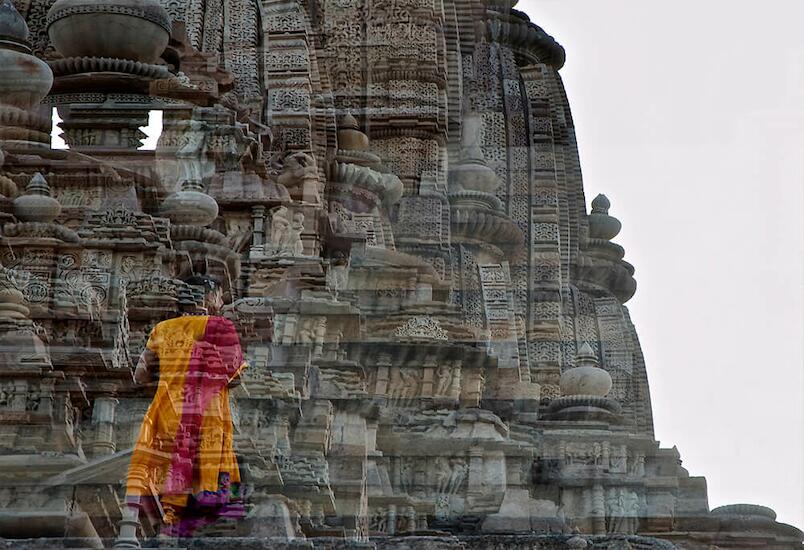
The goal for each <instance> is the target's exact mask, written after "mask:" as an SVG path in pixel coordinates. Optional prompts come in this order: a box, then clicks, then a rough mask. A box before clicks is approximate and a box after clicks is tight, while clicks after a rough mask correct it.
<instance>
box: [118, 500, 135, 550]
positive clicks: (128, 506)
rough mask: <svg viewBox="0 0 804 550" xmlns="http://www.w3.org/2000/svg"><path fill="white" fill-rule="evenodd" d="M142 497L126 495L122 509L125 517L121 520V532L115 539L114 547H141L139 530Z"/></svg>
mask: <svg viewBox="0 0 804 550" xmlns="http://www.w3.org/2000/svg"><path fill="white" fill-rule="evenodd" d="M140 508H141V504H140V497H126V502H125V503H124V504H123V509H122V510H120V512H121V514H122V516H123V519H121V520H120V522H119V523H118V525H119V526H120V532H119V534H118V535H117V538H116V539H115V541H114V548H139V547H140V541H139V539H137V530H138V529H139V527H140Z"/></svg>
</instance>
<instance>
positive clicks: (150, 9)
mask: <svg viewBox="0 0 804 550" xmlns="http://www.w3.org/2000/svg"><path fill="white" fill-rule="evenodd" d="M108 29H114V32H109V30H108ZM170 30H171V21H170V16H169V15H168V13H167V11H166V10H165V8H163V7H162V5H161V4H160V3H159V1H158V0H103V1H102V2H86V1H84V0H57V1H56V2H55V3H54V4H53V5H52V6H51V7H50V11H48V14H47V32H48V36H49V37H50V41H51V42H52V43H53V46H54V47H55V48H56V50H58V52H59V53H60V54H62V55H63V56H64V57H95V58H114V59H129V60H132V61H139V62H140V63H156V61H157V60H158V59H159V56H160V55H162V53H163V52H164V51H165V48H166V47H167V45H168V39H169V37H170Z"/></svg>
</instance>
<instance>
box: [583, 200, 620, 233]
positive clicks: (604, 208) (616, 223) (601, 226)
mask: <svg viewBox="0 0 804 550" xmlns="http://www.w3.org/2000/svg"><path fill="white" fill-rule="evenodd" d="M609 208H611V201H609V199H608V197H606V195H602V194H601V195H598V196H597V197H595V199H594V200H593V201H592V213H591V214H589V236H590V237H591V238H593V239H603V240H606V241H610V240H611V239H613V238H614V237H616V236H617V235H618V234H619V233H620V229H622V227H623V225H622V224H621V223H620V220H618V219H617V218H615V217H613V216H609Z"/></svg>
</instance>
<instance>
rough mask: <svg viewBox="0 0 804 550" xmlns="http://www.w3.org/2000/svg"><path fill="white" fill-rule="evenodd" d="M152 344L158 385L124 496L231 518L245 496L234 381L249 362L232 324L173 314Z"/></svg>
mask: <svg viewBox="0 0 804 550" xmlns="http://www.w3.org/2000/svg"><path fill="white" fill-rule="evenodd" d="M147 348H148V349H149V350H151V351H152V352H153V353H154V354H156V356H157V357H158V358H159V385H158V389H157V391H156V394H155V395H154V399H153V401H152V402H151V405H150V407H149V408H148V411H147V412H146V414H145V418H144V419H143V422H142V427H141V428H140V434H139V437H138V438H137V443H136V445H135V447H134V452H133V454H132V458H131V466H130V468H129V475H128V481H127V491H126V494H127V495H128V496H132V497H147V496H153V497H157V496H158V497H159V499H160V501H161V502H162V503H163V504H169V505H171V506H172V507H174V508H182V509H187V508H188V507H189V508H190V509H195V510H196V511H198V510H203V512H202V514H201V515H204V516H207V519H210V518H211V517H212V516H217V517H220V516H221V515H232V514H231V511H232V510H231V509H228V510H227V507H228V508H231V506H230V504H231V502H232V501H238V500H240V499H239V483H240V470H239V468H238V466H237V458H236V457H235V454H234V450H233V446H232V443H233V430H232V416H231V411H230V409H229V391H228V384H229V383H230V382H231V381H232V380H234V379H235V378H236V377H237V376H238V375H239V374H240V373H241V372H242V370H243V369H244V368H245V367H246V366H247V365H246V363H245V362H244V360H243V353H242V350H241V349H240V341H239V338H238V336H237V332H236V330H235V328H234V325H233V324H232V322H231V321H229V320H228V319H225V318H223V317H209V316H185V317H178V318H175V319H169V320H167V321H163V322H161V323H159V324H158V325H156V327H154V329H153V330H152V331H151V335H150V337H149V338H148V343H147ZM241 508H242V505H241ZM197 526H198V525H197V524H196V525H194V526H193V528H194V527H197Z"/></svg>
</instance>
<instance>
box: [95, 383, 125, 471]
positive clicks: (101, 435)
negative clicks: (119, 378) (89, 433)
mask: <svg viewBox="0 0 804 550" xmlns="http://www.w3.org/2000/svg"><path fill="white" fill-rule="evenodd" d="M101 389H102V391H103V393H102V394H101V395H99V396H98V397H96V398H95V402H94V406H93V409H92V427H93V428H94V431H95V437H94V439H93V441H92V442H90V444H89V445H88V450H89V452H90V454H91V455H92V456H101V455H110V454H114V452H115V442H114V416H115V409H116V408H117V404H118V400H117V399H115V398H114V395H115V392H116V391H117V386H116V385H115V384H103V387H102V388H101Z"/></svg>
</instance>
